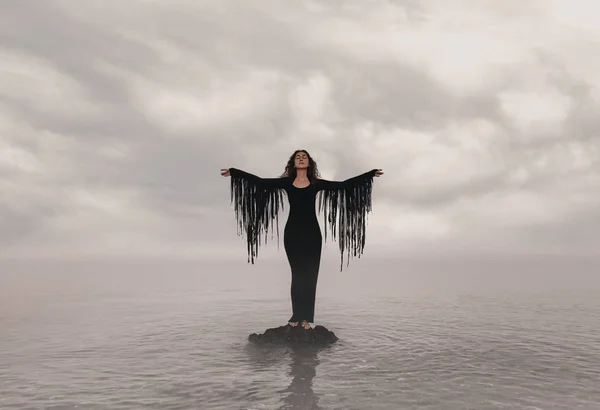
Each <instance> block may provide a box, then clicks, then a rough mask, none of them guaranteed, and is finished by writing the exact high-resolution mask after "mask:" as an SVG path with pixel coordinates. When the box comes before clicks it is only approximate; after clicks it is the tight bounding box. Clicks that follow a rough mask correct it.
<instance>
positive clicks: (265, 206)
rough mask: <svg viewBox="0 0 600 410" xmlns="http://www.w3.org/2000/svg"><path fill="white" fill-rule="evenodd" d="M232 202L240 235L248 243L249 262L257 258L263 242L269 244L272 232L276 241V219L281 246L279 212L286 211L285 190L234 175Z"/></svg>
mask: <svg viewBox="0 0 600 410" xmlns="http://www.w3.org/2000/svg"><path fill="white" fill-rule="evenodd" d="M230 188H231V203H232V204H234V211H235V218H236V221H237V224H238V229H237V234H238V236H240V235H241V236H243V235H244V234H245V235H246V240H247V243H248V262H252V264H254V261H255V260H256V259H257V257H258V249H259V247H260V244H261V240H262V239H263V238H264V243H265V244H266V243H267V238H268V233H269V230H271V239H273V224H272V222H273V220H275V226H276V230H277V246H278V247H279V209H280V208H281V209H284V202H283V190H282V189H281V188H278V187H274V186H268V185H265V184H262V183H261V181H260V179H254V178H247V177H244V176H238V175H236V176H233V175H232V176H231V187H230Z"/></svg>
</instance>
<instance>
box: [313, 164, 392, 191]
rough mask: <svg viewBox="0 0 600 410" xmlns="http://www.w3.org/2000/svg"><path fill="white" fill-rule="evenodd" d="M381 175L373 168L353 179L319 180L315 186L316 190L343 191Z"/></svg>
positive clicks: (380, 171) (380, 172) (378, 170)
mask: <svg viewBox="0 0 600 410" xmlns="http://www.w3.org/2000/svg"><path fill="white" fill-rule="evenodd" d="M380 175H383V171H382V170H381V169H377V168H374V169H372V170H370V171H367V172H365V173H363V174H360V175H357V176H355V177H352V178H349V179H346V180H344V181H328V180H326V179H319V182H318V184H317V190H318V191H321V190H324V189H325V190H327V189H329V190H331V189H344V188H348V187H352V186H356V185H359V184H360V183H362V182H365V181H367V180H369V179H372V178H373V177H379V176H380Z"/></svg>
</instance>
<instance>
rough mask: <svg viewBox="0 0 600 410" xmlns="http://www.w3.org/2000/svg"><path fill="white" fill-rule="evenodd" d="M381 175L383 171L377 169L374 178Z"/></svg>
mask: <svg viewBox="0 0 600 410" xmlns="http://www.w3.org/2000/svg"><path fill="white" fill-rule="evenodd" d="M382 175H383V170H381V169H378V170H377V171H376V172H375V176H376V177H380V176H382Z"/></svg>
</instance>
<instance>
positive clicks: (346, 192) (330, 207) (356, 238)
mask: <svg viewBox="0 0 600 410" xmlns="http://www.w3.org/2000/svg"><path fill="white" fill-rule="evenodd" d="M374 172H375V170H373V171H371V172H368V173H365V174H363V175H360V176H359V177H355V178H352V179H350V180H348V181H345V182H343V183H336V184H328V186H326V187H325V188H324V189H323V190H322V191H321V192H320V199H319V212H321V209H323V211H324V215H323V216H324V219H325V241H327V227H328V226H329V228H330V229H331V235H332V237H333V239H335V238H336V236H337V238H338V242H339V247H340V252H341V260H340V272H341V271H342V267H343V265H344V251H346V254H347V263H346V266H348V265H349V264H350V258H351V257H355V256H358V257H359V258H360V255H361V254H362V253H363V250H364V247H365V239H366V228H367V215H368V213H369V212H371V210H372V202H371V194H372V192H373V177H374ZM336 228H337V229H336ZM336 230H337V232H336Z"/></svg>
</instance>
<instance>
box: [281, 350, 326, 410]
mask: <svg viewBox="0 0 600 410" xmlns="http://www.w3.org/2000/svg"><path fill="white" fill-rule="evenodd" d="M289 351H290V354H291V359H292V360H291V363H290V373H289V374H290V377H291V379H292V381H291V383H290V385H289V386H288V388H287V389H285V390H282V391H281V393H283V394H285V397H284V398H283V404H282V406H281V407H280V408H279V410H299V409H306V410H308V409H311V410H312V409H320V407H319V397H318V396H317V395H316V394H315V392H314V391H313V379H314V377H315V375H316V374H317V366H318V364H319V358H318V351H319V348H317V347H314V346H305V347H290V348H289Z"/></svg>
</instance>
